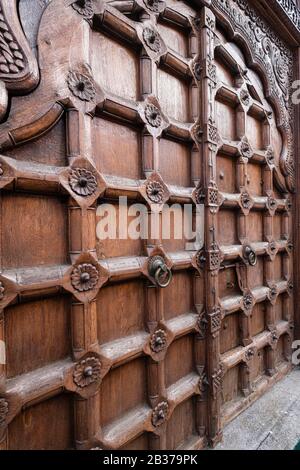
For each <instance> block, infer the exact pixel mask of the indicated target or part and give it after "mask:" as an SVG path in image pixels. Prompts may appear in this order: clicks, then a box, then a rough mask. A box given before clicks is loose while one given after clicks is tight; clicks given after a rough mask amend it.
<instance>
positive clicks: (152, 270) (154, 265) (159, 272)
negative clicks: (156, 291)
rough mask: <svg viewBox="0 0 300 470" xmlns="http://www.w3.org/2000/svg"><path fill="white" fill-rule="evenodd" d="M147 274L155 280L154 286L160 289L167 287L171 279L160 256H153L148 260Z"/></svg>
mask: <svg viewBox="0 0 300 470" xmlns="http://www.w3.org/2000/svg"><path fill="white" fill-rule="evenodd" d="M149 274H150V276H152V277H153V278H154V279H155V282H156V284H157V285H158V286H159V287H161V288H165V287H168V285H169V284H170V282H171V280H172V278H173V273H172V271H171V269H170V268H169V267H168V266H167V265H166V263H165V260H164V259H163V257H162V256H154V257H153V258H152V259H150V261H149Z"/></svg>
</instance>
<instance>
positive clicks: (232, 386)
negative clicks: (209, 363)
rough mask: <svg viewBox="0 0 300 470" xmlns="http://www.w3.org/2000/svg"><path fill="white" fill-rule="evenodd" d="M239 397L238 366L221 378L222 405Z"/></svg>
mask: <svg viewBox="0 0 300 470" xmlns="http://www.w3.org/2000/svg"><path fill="white" fill-rule="evenodd" d="M238 395H240V390H239V366H236V367H232V368H231V369H229V370H228V371H227V372H226V374H225V375H224V378H223V391H222V395H221V397H222V403H223V404H225V403H227V402H230V401H232V400H234V399H235V398H237V397H238Z"/></svg>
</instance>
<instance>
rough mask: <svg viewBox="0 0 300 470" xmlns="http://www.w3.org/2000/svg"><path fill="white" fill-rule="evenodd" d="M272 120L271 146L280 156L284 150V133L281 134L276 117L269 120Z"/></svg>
mask: <svg viewBox="0 0 300 470" xmlns="http://www.w3.org/2000/svg"><path fill="white" fill-rule="evenodd" d="M273 115H274V116H275V112H274V110H273ZM269 122H270V126H271V129H270V137H271V146H272V148H273V149H274V150H275V155H276V156H278V157H279V155H281V151H282V145H283V141H282V135H281V134H280V131H279V129H278V128H277V126H276V121H275V119H272V120H270V121H269Z"/></svg>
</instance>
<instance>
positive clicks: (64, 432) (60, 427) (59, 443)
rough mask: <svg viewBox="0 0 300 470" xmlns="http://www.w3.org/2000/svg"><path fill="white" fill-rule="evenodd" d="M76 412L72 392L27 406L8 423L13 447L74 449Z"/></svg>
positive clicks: (21, 448) (24, 448) (10, 441)
mask: <svg viewBox="0 0 300 470" xmlns="http://www.w3.org/2000/svg"><path fill="white" fill-rule="evenodd" d="M73 414H74V409H73V400H72V397H71V396H70V395H60V396H58V397H55V398H51V399H49V400H46V401H44V402H42V403H39V404H37V405H35V406H32V407H30V408H27V409H26V410H24V411H22V412H21V413H20V414H19V415H17V417H16V418H15V419H14V420H13V421H12V422H11V423H10V424H9V426H8V439H9V447H10V449H11V450H66V449H72V448H73V446H74V436H73V432H74V426H73ZM54 418H55V419H54Z"/></svg>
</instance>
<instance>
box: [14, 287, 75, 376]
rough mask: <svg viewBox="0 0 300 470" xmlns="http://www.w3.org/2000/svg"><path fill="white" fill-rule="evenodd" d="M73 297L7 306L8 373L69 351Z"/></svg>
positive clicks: (42, 364) (60, 355)
mask: <svg viewBox="0 0 300 470" xmlns="http://www.w3.org/2000/svg"><path fill="white" fill-rule="evenodd" d="M69 312H70V299H69V298H68V297H67V296H64V297H53V298H48V299H43V300H36V301H32V302H26V303H23V304H18V305H14V306H11V307H7V308H6V309H5V337H6V354H7V366H6V368H7V375H8V377H13V376H15V375H19V374H23V373H25V372H29V371H31V370H34V369H36V368H38V367H42V366H44V365H46V364H48V363H51V362H54V361H58V360H60V359H63V358H64V357H67V356H68V355H69V354H70V347H71V336H70V317H69Z"/></svg>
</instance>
